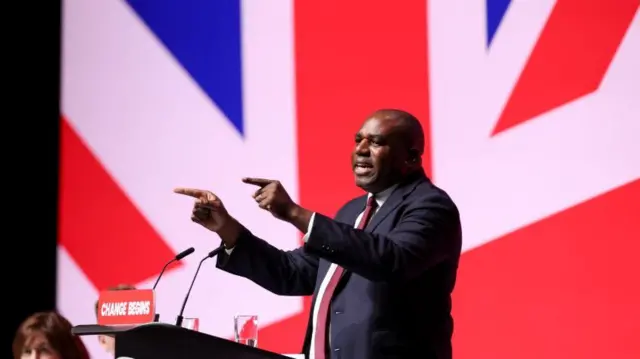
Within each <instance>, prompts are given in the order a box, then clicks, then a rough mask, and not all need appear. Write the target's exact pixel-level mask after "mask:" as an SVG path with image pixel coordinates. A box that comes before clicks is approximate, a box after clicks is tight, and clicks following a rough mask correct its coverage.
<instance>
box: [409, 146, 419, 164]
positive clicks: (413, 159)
mask: <svg viewBox="0 0 640 359" xmlns="http://www.w3.org/2000/svg"><path fill="white" fill-rule="evenodd" d="M421 161H422V156H420V151H418V150H416V149H415V148H412V149H410V150H409V159H408V162H409V164H412V165H415V164H419V163H420V162H421Z"/></svg>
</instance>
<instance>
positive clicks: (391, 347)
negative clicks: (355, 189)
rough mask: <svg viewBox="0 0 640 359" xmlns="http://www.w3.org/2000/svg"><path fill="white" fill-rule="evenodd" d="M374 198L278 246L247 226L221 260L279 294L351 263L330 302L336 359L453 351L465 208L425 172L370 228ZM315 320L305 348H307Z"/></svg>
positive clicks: (310, 288)
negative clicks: (364, 217)
mask: <svg viewBox="0 0 640 359" xmlns="http://www.w3.org/2000/svg"><path fill="white" fill-rule="evenodd" d="M365 202H366V196H361V197H358V198H355V199H353V200H351V201H349V202H348V203H347V204H345V205H344V206H343V207H342V208H341V209H340V210H339V211H338V213H337V215H336V217H335V219H330V218H328V217H326V216H323V215H321V214H319V213H316V214H315V219H314V223H313V227H312V230H311V234H310V236H309V238H308V239H307V242H306V243H305V245H304V246H303V247H301V248H298V249H295V250H292V251H282V250H279V249H277V248H275V247H273V246H272V245H270V244H269V243H267V242H266V241H264V240H262V239H260V238H257V237H256V236H254V235H253V234H251V232H250V231H248V230H246V229H244V230H243V232H242V234H241V235H240V237H239V238H238V241H237V243H236V246H235V247H234V250H233V253H231V255H227V254H226V253H222V254H221V255H220V256H219V257H218V260H217V266H218V268H220V269H222V270H224V271H227V272H229V273H233V274H236V275H239V276H242V277H245V278H248V279H250V280H252V281H253V282H255V283H256V284H258V285H260V286H262V287H263V288H265V289H267V290H269V291H271V292H273V293H275V294H279V295H289V296H292V295H296V296H306V295H313V302H314V305H315V301H316V295H317V292H318V289H319V288H320V284H321V283H322V280H323V278H324V276H325V274H326V272H327V270H328V269H329V266H330V264H331V263H336V264H338V265H340V266H342V267H344V268H345V269H346V272H345V275H344V276H343V278H342V280H341V282H340V284H339V285H338V288H337V289H336V292H335V294H334V297H333V300H332V303H331V308H330V314H329V315H330V318H329V321H330V323H331V334H330V335H331V339H330V340H331V348H330V349H328V350H330V353H331V356H330V357H331V358H332V359H338V358H342V359H377V358H412V359H413V358H425V359H426V358H438V359H450V358H451V357H452V353H451V352H452V350H451V336H452V332H453V319H452V316H451V292H452V290H453V288H454V285H455V281H456V273H457V268H458V261H459V258H460V251H461V243H462V234H461V229H460V217H459V213H458V210H457V208H456V206H455V204H454V203H453V201H452V200H451V199H450V198H449V196H448V195H447V194H446V193H445V192H444V191H443V190H441V189H439V188H438V187H436V186H435V185H434V184H432V183H431V181H430V180H429V179H428V178H427V177H426V176H425V175H424V173H423V172H421V173H419V174H417V175H415V176H413V177H412V178H410V179H408V180H407V181H405V182H404V183H401V184H399V185H398V187H397V188H396V189H395V190H394V191H393V192H392V193H391V195H390V196H389V198H388V199H387V201H386V202H385V203H384V204H383V206H382V207H380V208H379V209H378V212H377V213H376V214H375V216H374V217H373V218H372V219H371V221H370V223H369V224H368V225H367V227H366V228H365V230H358V229H354V224H355V221H356V217H357V216H358V215H359V214H360V213H361V212H362V211H363V210H364V207H365ZM310 341H311V320H310V321H309V325H308V327H307V334H306V338H305V341H304V346H303V353H304V354H306V355H308V353H309V349H310Z"/></svg>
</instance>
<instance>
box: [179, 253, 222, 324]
mask: <svg viewBox="0 0 640 359" xmlns="http://www.w3.org/2000/svg"><path fill="white" fill-rule="evenodd" d="M223 250H224V244H221V245H220V247H218V248H216V249H214V250H212V251H211V252H209V254H207V256H206V257H204V258H202V259H201V260H200V263H198V268H197V269H196V273H195V274H194V275H193V279H192V280H191V285H190V286H189V290H188V291H187V295H186V296H185V297H184V301H183V302H182V308H180V314H178V318H177V319H176V326H178V327H180V326H182V320H183V319H184V317H183V316H182V314H184V308H185V307H186V306H187V301H188V300H189V295H190V294H191V289H193V283H195V282H196V277H197V276H198V272H200V267H201V266H202V263H204V261H206V260H207V259H209V258H213V257H215V256H217V255H218V253H220V252H222V251H223Z"/></svg>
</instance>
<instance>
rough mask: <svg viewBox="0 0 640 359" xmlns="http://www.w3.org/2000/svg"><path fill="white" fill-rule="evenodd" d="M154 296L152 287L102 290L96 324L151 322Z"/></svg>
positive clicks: (153, 310) (154, 301)
mask: <svg viewBox="0 0 640 359" xmlns="http://www.w3.org/2000/svg"><path fill="white" fill-rule="evenodd" d="M155 313H156V297H155V293H154V291H153V290H152V289H135V290H113V291H109V290H107V291H103V292H101V293H100V299H98V324H100V325H135V324H144V323H151V322H153V318H154V315H155Z"/></svg>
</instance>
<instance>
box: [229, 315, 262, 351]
mask: <svg viewBox="0 0 640 359" xmlns="http://www.w3.org/2000/svg"><path fill="white" fill-rule="evenodd" d="M233 329H234V333H235V337H236V342H237V343H240V344H244V345H249V346H252V347H257V346H258V316H257V315H236V316H234V317H233Z"/></svg>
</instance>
